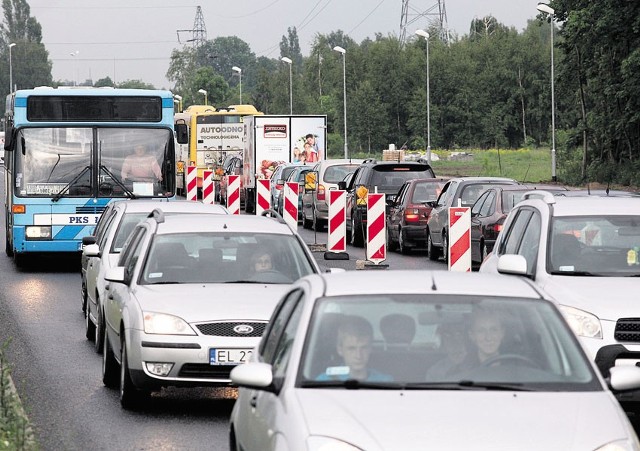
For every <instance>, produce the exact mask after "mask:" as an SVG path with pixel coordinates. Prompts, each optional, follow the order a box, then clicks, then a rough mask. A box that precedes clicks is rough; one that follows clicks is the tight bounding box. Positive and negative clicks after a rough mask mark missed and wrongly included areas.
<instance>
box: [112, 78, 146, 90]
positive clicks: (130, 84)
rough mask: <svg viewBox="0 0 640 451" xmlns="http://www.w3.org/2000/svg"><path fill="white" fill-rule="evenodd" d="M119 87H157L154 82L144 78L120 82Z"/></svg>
mask: <svg viewBox="0 0 640 451" xmlns="http://www.w3.org/2000/svg"><path fill="white" fill-rule="evenodd" d="M117 87H118V88H127V89H155V87H154V86H153V85H152V84H149V83H145V82H144V81H142V80H125V81H123V82H121V83H118V84H117Z"/></svg>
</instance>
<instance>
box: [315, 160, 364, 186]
mask: <svg viewBox="0 0 640 451" xmlns="http://www.w3.org/2000/svg"><path fill="white" fill-rule="evenodd" d="M357 168H358V165H357V164H344V165H342V164H339V165H338V164H337V165H334V166H329V167H328V168H327V169H326V170H325V171H324V176H323V178H324V180H323V181H324V182H326V183H338V182H340V181H342V180H344V178H345V177H346V176H347V174H349V173H351V172H354V171H355V170H356V169H357Z"/></svg>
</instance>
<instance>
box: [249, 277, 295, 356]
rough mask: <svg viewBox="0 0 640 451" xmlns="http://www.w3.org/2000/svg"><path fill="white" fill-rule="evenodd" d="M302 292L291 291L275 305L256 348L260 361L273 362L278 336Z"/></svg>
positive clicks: (282, 331)
mask: <svg viewBox="0 0 640 451" xmlns="http://www.w3.org/2000/svg"><path fill="white" fill-rule="evenodd" d="M302 294H303V292H302V291H301V290H298V289H296V290H294V291H291V292H290V293H288V294H287V295H285V297H284V298H282V300H281V301H280V303H279V304H278V306H277V307H276V310H275V311H274V314H273V316H272V317H271V320H270V321H269V325H268V326H267V329H266V330H265V332H264V335H263V338H262V340H261V342H260V346H259V348H258V353H259V356H260V360H261V361H263V362H265V363H273V361H274V357H275V355H276V351H277V349H278V342H279V340H280V337H281V336H282V334H283V333H284V330H285V328H286V326H287V323H288V321H289V317H290V316H291V313H292V312H293V310H294V308H295V307H296V305H297V304H298V303H299V302H298V301H299V300H300V298H301V297H302Z"/></svg>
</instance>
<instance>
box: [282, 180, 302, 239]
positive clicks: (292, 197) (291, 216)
mask: <svg viewBox="0 0 640 451" xmlns="http://www.w3.org/2000/svg"><path fill="white" fill-rule="evenodd" d="M298 187H299V185H298V183H297V182H287V183H285V184H284V190H283V191H282V195H283V196H284V199H283V203H282V205H283V208H282V212H283V213H284V215H283V217H284V220H285V222H286V223H287V224H289V226H290V227H291V228H292V229H293V230H294V231H297V230H298Z"/></svg>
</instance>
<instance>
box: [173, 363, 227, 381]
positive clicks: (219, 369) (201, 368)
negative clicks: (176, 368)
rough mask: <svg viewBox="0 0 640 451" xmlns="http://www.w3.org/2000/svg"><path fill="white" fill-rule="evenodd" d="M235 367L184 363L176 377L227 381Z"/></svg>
mask: <svg viewBox="0 0 640 451" xmlns="http://www.w3.org/2000/svg"><path fill="white" fill-rule="evenodd" d="M234 368H235V365H208V364H206V363H185V364H184V365H182V368H180V373H178V377H184V378H189V379H229V373H231V370H232V369H234Z"/></svg>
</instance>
